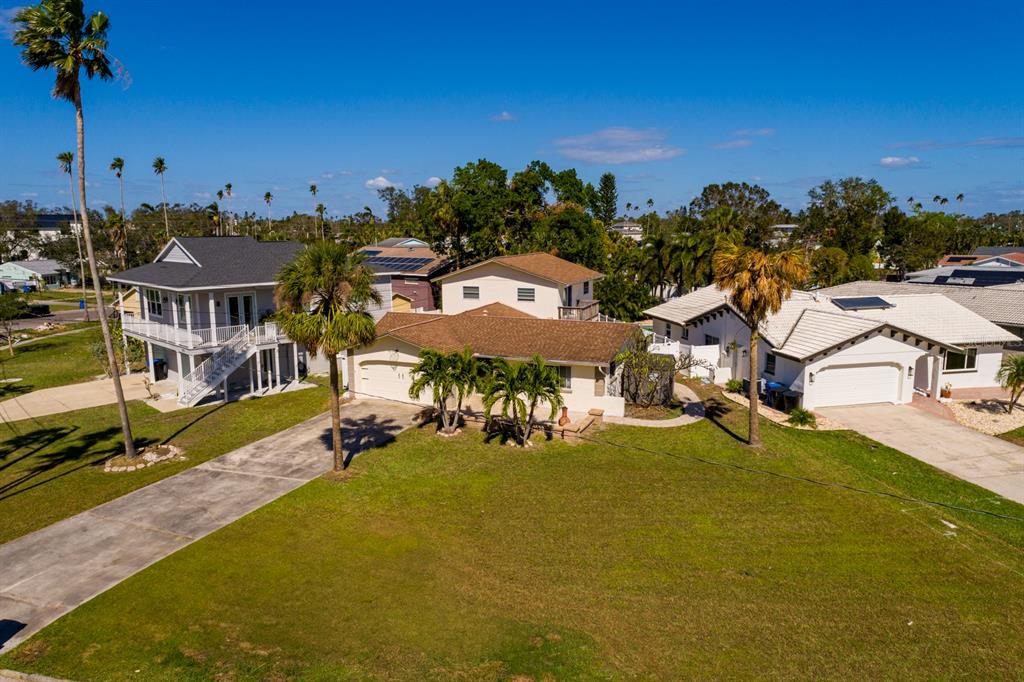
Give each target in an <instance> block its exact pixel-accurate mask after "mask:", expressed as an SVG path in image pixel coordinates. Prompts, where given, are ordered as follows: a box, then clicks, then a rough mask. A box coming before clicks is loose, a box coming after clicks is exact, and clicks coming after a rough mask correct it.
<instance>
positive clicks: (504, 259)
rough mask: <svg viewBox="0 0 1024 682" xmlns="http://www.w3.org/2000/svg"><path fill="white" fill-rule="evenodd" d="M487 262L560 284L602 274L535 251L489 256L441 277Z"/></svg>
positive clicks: (563, 284) (564, 284) (571, 282)
mask: <svg viewBox="0 0 1024 682" xmlns="http://www.w3.org/2000/svg"><path fill="white" fill-rule="evenodd" d="M488 263H497V264H500V265H504V266H506V267H510V268H512V269H514V270H519V271H520V272H525V273H527V274H530V275H535V276H537V277H540V278H542V279H546V280H548V281H550V282H554V283H555V284H560V285H562V286H567V285H569V284H576V283H577V282H583V281H586V280H592V279H600V278H601V277H603V276H604V275H602V274H601V273H600V272H597V271H596V270H591V269H590V268H587V267H584V266H582V265H577V264H576V263H573V262H572V261H567V260H565V259H564V258H559V257H558V256H553V255H551V254H550V253H542V252H537V253H524V254H520V255H518V256H497V257H496V258H491V259H490V260H486V261H484V262H482V263H477V264H476V265H470V266H469V267H468V268H463V269H462V270H458V271H456V272H452V273H449V274H447V275H445V276H444V277H442V278H441V279H444V278H445V277H451V276H453V275H456V274H461V273H464V272H468V271H470V270H474V269H476V268H479V267H482V266H484V265H487V264H488Z"/></svg>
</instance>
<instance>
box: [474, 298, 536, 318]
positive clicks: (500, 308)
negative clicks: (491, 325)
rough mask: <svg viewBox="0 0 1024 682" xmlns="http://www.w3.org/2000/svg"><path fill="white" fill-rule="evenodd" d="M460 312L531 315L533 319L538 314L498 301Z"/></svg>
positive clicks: (484, 314)
mask: <svg viewBox="0 0 1024 682" xmlns="http://www.w3.org/2000/svg"><path fill="white" fill-rule="evenodd" d="M460 314H462V315H468V316H470V317H520V318H522V317H529V318H531V319H536V315H531V314H530V313H527V312H523V311H522V310H518V309H517V308H513V307H512V306H510V305H505V304H504V303H498V302H494V303H488V304H486V305H482V306H480V307H479V308H473V309H472V310H464V311H463V312H462V313H460Z"/></svg>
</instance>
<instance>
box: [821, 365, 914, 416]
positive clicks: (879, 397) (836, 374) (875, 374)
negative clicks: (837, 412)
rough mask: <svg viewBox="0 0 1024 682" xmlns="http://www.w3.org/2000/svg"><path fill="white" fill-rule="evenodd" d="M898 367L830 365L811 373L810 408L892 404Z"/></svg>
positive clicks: (896, 384)
mask: <svg viewBox="0 0 1024 682" xmlns="http://www.w3.org/2000/svg"><path fill="white" fill-rule="evenodd" d="M899 388H900V369H899V367H895V366H894V365H832V366H830V367H823V368H822V369H820V370H818V371H817V372H815V374H814V395H813V401H814V407H828V406H830V405H863V404H867V403H894V402H896V401H897V400H898V399H899Z"/></svg>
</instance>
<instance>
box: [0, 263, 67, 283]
mask: <svg viewBox="0 0 1024 682" xmlns="http://www.w3.org/2000/svg"><path fill="white" fill-rule="evenodd" d="M0 282H3V284H4V286H6V287H7V288H10V289H21V288H23V287H26V286H30V287H34V288H36V289H58V288H60V287H65V286H74V285H76V284H78V278H77V277H75V276H74V274H72V273H71V272H70V271H69V270H68V269H67V268H65V267H64V266H63V265H61V264H60V263H58V262H57V261H55V260H52V259H48V258H40V259H38V260H12V261H7V262H6V263H3V264H2V265H0Z"/></svg>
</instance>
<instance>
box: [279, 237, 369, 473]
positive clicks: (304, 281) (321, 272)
mask: <svg viewBox="0 0 1024 682" xmlns="http://www.w3.org/2000/svg"><path fill="white" fill-rule="evenodd" d="M362 260H363V256H362V255H361V254H360V253H358V252H353V251H351V250H349V248H348V247H347V246H345V245H344V244H338V243H336V242H334V241H329V240H326V241H320V242H316V243H314V244H311V245H309V246H307V247H306V248H305V249H304V250H303V251H302V252H301V253H300V254H299V255H298V256H297V257H296V258H295V260H293V261H292V262H291V263H289V264H287V265H285V266H284V268H282V269H281V272H280V274H279V275H278V282H277V292H276V295H277V300H278V306H279V307H278V312H277V320H278V322H279V323H280V325H281V331H283V332H284V333H285V334H286V335H287V336H288V338H290V339H292V340H293V341H297V342H298V343H301V344H302V345H303V346H305V347H306V350H307V351H309V353H310V355H312V356H314V357H316V355H318V354H320V353H322V354H323V355H325V356H326V357H327V362H328V365H329V371H330V382H331V443H332V447H333V449H334V470H335V471H340V470H341V469H343V468H344V467H345V466H347V462H346V461H345V457H344V454H343V452H342V440H341V411H340V402H341V401H340V391H339V381H338V354H339V353H341V352H343V351H346V350H349V349H352V348H356V347H358V346H364V345H366V344H368V343H372V342H373V340H374V339H375V338H376V336H377V327H376V325H375V323H374V321H373V317H372V316H371V315H370V314H369V313H368V312H367V308H368V307H369V306H370V305H371V304H379V303H380V294H378V293H377V291H376V290H375V289H374V288H373V273H372V272H370V271H369V270H368V269H367V268H365V267H363V266H362V264H361V263H362Z"/></svg>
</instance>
